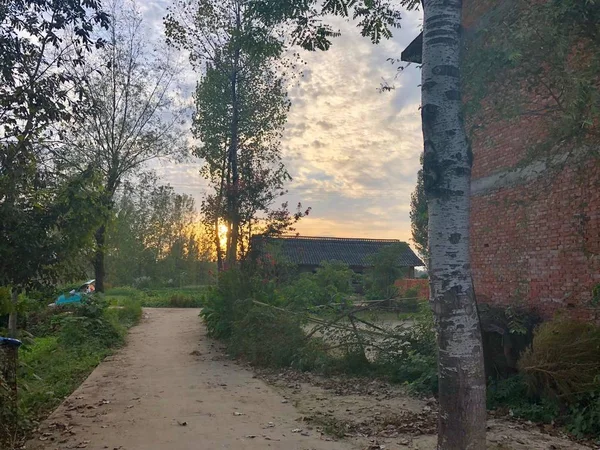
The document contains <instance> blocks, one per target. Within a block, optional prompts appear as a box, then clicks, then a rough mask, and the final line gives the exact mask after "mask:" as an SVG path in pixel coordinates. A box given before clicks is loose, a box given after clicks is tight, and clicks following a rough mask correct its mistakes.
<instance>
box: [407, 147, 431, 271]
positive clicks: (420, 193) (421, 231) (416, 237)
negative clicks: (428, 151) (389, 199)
mask: <svg viewBox="0 0 600 450" xmlns="http://www.w3.org/2000/svg"><path fill="white" fill-rule="evenodd" d="M422 165H423V155H421V166H422ZM428 224H429V215H428V212H427V197H426V196H425V186H424V185H423V169H422V168H421V169H419V172H418V173H417V185H416V186H415V190H414V191H413V193H412V194H411V196H410V226H411V232H412V240H413V242H414V243H415V247H416V248H417V251H418V252H419V254H420V255H421V258H422V259H423V261H424V262H425V264H426V265H429V244H428V242H429V233H428V232H427V227H428Z"/></svg>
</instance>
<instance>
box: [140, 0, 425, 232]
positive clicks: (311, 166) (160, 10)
mask: <svg viewBox="0 0 600 450" xmlns="http://www.w3.org/2000/svg"><path fill="white" fill-rule="evenodd" d="M144 3H145V4H146V3H147V4H148V6H147V7H145V10H144V14H146V16H147V18H148V20H149V21H151V22H152V23H153V24H154V25H153V26H154V27H160V26H162V16H163V15H164V11H165V9H166V5H167V1H166V0H148V1H146V2H144ZM420 21H421V15H420V13H418V12H416V13H415V12H411V13H405V14H403V20H402V28H400V29H398V30H394V37H393V38H392V39H390V40H388V41H383V42H382V43H381V44H379V45H373V44H371V42H370V40H369V39H368V38H364V37H362V36H360V32H359V30H358V29H357V27H356V23H354V22H352V21H345V20H341V19H339V18H332V24H333V27H334V28H336V29H339V30H340V31H341V33H342V36H341V37H339V38H337V39H335V40H334V42H333V45H332V47H331V49H330V50H329V51H327V52H301V57H302V58H303V59H304V60H305V61H306V63H307V64H306V65H305V66H304V70H303V75H302V77H299V78H298V82H297V83H296V84H295V85H294V86H292V87H290V90H289V95H290V99H291V101H292V107H291V110H290V113H289V116H288V123H287V125H286V129H285V132H284V136H283V140H282V150H283V157H284V162H285V164H286V166H287V169H288V171H289V172H290V174H291V175H292V177H293V181H292V182H291V184H290V186H289V194H287V195H286V197H285V199H286V200H289V201H290V204H295V203H297V202H298V201H301V202H302V203H303V205H304V206H311V207H312V212H311V215H310V216H309V217H308V218H306V219H303V220H302V221H301V222H300V223H299V225H298V227H297V228H298V232H300V233H303V234H309V235H310V234H313V235H326V236H346V237H348V236H357V237H372V238H377V237H381V238H399V239H403V240H408V239H409V238H410V220H409V215H408V212H409V204H410V194H411V192H412V190H413V189H414V185H415V182H416V175H417V171H418V166H419V155H420V153H421V151H422V135H421V125H420V115H419V102H420V90H419V87H418V86H419V84H420V77H421V74H420V70H419V69H418V68H417V67H415V66H414V65H413V66H409V67H407V68H406V69H405V70H403V71H402V72H400V73H397V71H396V67H397V65H393V64H391V63H390V62H389V61H387V59H388V58H399V57H400V53H401V52H402V50H404V48H406V46H408V44H409V43H410V42H411V41H412V40H413V39H414V38H415V37H416V36H417V35H418V33H419V27H420ZM161 34H162V31H161V32H160V33H157V35H158V36H160V35H161ZM196 79H197V75H195V74H194V73H193V72H191V70H189V68H188V69H187V72H186V76H185V84H186V85H187V86H193V85H194V82H195V80H196ZM383 82H387V83H390V84H392V85H393V86H394V87H395V89H394V90H392V91H390V92H386V93H379V92H378V89H377V88H378V87H379V86H380V84H381V83H383ZM199 167H200V163H198V164H188V165H185V166H174V165H171V166H163V167H159V171H160V173H161V174H162V176H163V177H164V178H165V180H168V181H169V182H170V183H171V184H172V185H173V186H175V187H176V188H177V189H179V190H181V191H185V192H188V193H191V194H193V195H194V196H195V197H196V198H198V199H199V198H200V197H202V195H203V193H204V191H205V189H206V182H205V181H204V180H202V179H201V178H200V176H199V174H198V169H199Z"/></svg>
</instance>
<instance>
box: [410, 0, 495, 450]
mask: <svg viewBox="0 0 600 450" xmlns="http://www.w3.org/2000/svg"><path fill="white" fill-rule="evenodd" d="M461 12H462V0H426V1H424V21H423V22H424V26H423V68H422V111H421V113H422V118H423V137H424V149H425V153H424V169H423V171H424V173H423V175H424V184H425V193H426V196H427V200H428V211H429V251H430V258H431V259H430V263H429V274H430V280H431V281H430V283H431V304H432V308H433V311H434V315H435V319H436V328H437V333H438V348H439V357H438V372H439V396H440V398H439V401H440V419H439V429H438V449H439V450H483V449H485V427H486V408H485V375H484V369H483V348H482V342H481V331H480V327H479V317H478V314H477V307H476V302H475V295H474V292H473V284H472V280H471V269H470V257H469V200H470V198H469V192H470V182H471V162H472V156H471V151H470V147H469V143H468V141H467V138H466V134H465V129H464V124H463V120H462V115H461V110H462V102H461V96H460V46H461V43H460V39H461Z"/></svg>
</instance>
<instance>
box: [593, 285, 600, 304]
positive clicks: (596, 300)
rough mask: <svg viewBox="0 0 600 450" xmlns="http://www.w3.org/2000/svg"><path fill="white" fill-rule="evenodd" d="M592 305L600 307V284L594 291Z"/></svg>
mask: <svg viewBox="0 0 600 450" xmlns="http://www.w3.org/2000/svg"><path fill="white" fill-rule="evenodd" d="M591 303H592V305H593V306H598V305H600V283H598V284H597V285H596V286H594V288H593V289H592V301H591Z"/></svg>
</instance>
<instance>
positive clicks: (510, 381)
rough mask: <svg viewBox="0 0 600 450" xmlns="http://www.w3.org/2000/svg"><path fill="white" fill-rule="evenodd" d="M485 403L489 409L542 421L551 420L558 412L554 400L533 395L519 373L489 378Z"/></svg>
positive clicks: (558, 407)
mask: <svg viewBox="0 0 600 450" xmlns="http://www.w3.org/2000/svg"><path fill="white" fill-rule="evenodd" d="M487 405H488V408H489V409H499V410H504V411H508V412H510V413H511V414H512V415H513V416H514V417H518V418H521V419H525V420H531V421H533V422H542V423H550V422H552V421H553V420H555V419H556V418H557V417H558V414H559V412H560V405H559V403H558V402H557V401H556V400H551V399H548V398H539V397H537V398H536V397H533V396H532V395H531V393H530V392H529V390H528V387H527V383H526V382H525V380H524V379H523V376H521V375H514V376H511V377H509V378H505V379H499V380H490V383H489V384H488V388H487Z"/></svg>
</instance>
